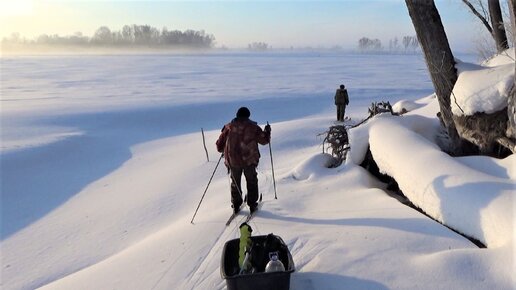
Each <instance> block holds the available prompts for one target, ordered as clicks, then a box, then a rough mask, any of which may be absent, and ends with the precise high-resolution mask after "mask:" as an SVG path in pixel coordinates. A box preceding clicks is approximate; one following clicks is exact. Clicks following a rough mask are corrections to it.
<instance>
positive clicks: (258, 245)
mask: <svg viewBox="0 0 516 290" xmlns="http://www.w3.org/2000/svg"><path fill="white" fill-rule="evenodd" d="M251 241H252V242H253V248H252V250H251V256H252V257H253V258H252V261H251V263H252V265H253V268H254V270H255V271H254V273H251V274H240V273H239V272H240V267H239V266H238V252H239V242H240V240H239V239H234V240H230V241H227V242H226V244H225V245H224V249H223V251H222V259H221V265H220V272H221V275H222V278H224V279H225V280H226V285H227V289H228V290H264V289H267V290H288V289H289V288H290V274H291V273H292V272H294V271H295V266H294V261H293V260H292V255H291V253H290V251H289V250H288V247H287V245H285V242H284V241H283V239H281V238H280V237H279V236H276V235H273V234H269V235H264V236H254V237H251ZM269 252H278V254H279V255H278V256H279V260H280V261H281V262H282V263H283V265H284V267H285V271H281V272H269V273H266V272H265V267H266V264H267V262H268V261H269Z"/></svg>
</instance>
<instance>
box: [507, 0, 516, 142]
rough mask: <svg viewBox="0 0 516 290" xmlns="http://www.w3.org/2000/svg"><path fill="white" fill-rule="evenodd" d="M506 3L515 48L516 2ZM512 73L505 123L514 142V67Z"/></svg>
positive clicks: (515, 92)
mask: <svg viewBox="0 0 516 290" xmlns="http://www.w3.org/2000/svg"><path fill="white" fill-rule="evenodd" d="M508 1H509V3H508V4H509V11H510V14H511V22H512V41H513V47H516V14H515V13H516V0H508ZM514 71H515V73H514V86H513V87H512V93H511V94H510V95H509V99H508V102H507V114H508V116H509V121H508V123H507V137H509V138H511V139H513V140H515V141H516V66H515V67H514Z"/></svg>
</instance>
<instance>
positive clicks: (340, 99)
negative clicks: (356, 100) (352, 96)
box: [335, 85, 349, 122]
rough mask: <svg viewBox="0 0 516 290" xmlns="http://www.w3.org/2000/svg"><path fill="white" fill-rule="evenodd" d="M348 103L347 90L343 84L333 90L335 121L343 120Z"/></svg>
mask: <svg viewBox="0 0 516 290" xmlns="http://www.w3.org/2000/svg"><path fill="white" fill-rule="evenodd" d="M348 104H349V97H348V91H347V90H346V88H345V87H344V85H340V88H339V89H337V91H336V92H335V105H336V106H337V121H341V122H342V121H344V114H345V113H346V106H347V105H348Z"/></svg>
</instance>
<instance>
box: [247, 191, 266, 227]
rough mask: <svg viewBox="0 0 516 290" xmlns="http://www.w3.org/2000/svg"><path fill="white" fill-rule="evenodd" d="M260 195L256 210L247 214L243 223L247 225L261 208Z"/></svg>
mask: <svg viewBox="0 0 516 290" xmlns="http://www.w3.org/2000/svg"><path fill="white" fill-rule="evenodd" d="M262 204H263V203H262V195H261V194H260V200H258V205H257V206H256V210H255V211H253V212H251V213H249V214H247V217H246V218H245V221H244V222H245V223H249V222H250V221H251V220H252V219H253V217H254V216H255V215H256V213H257V212H258V211H259V210H260V209H261V208H262Z"/></svg>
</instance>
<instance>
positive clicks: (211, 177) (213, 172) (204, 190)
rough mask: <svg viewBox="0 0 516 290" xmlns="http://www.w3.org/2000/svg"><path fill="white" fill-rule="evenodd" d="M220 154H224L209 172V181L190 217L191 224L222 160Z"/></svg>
mask: <svg viewBox="0 0 516 290" xmlns="http://www.w3.org/2000/svg"><path fill="white" fill-rule="evenodd" d="M222 156H224V154H220V158H219V161H218V162H217V165H216V166H215V169H214V170H213V173H212V174H211V177H210V181H208V185H206V189H204V193H203V194H202V197H201V201H199V205H197V209H195V213H194V215H193V217H192V220H191V221H190V223H191V224H193V221H194V218H195V216H196V215H197V211H198V210H199V207H200V206H201V203H202V200H203V199H204V195H206V192H207V191H208V187H209V186H210V183H211V180H212V179H213V176H214V175H215V172H216V171H217V167H219V163H220V160H222Z"/></svg>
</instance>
